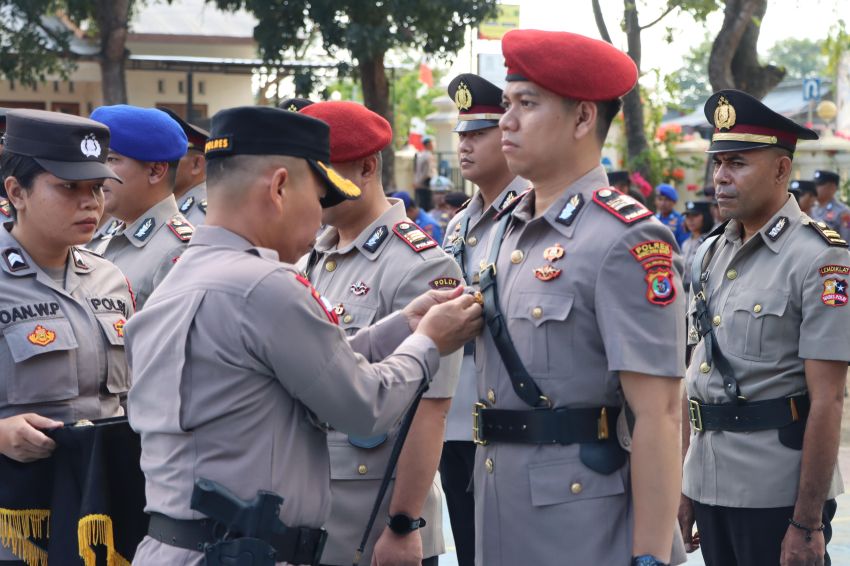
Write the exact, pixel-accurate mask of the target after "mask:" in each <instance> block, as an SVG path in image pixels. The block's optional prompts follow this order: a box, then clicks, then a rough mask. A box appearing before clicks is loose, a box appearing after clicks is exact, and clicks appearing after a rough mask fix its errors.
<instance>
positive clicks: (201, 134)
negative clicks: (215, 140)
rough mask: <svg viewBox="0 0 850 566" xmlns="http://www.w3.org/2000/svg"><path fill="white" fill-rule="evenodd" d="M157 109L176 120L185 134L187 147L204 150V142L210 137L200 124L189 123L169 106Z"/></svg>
mask: <svg viewBox="0 0 850 566" xmlns="http://www.w3.org/2000/svg"><path fill="white" fill-rule="evenodd" d="M159 110H162V111H163V112H165V113H166V114H168V115H169V116H171V119H172V120H174V121H175V122H177V123H178V124H179V125H180V128H182V129H183V133H184V134H186V138H187V139H188V140H189V147H188V149H194V150H197V151H204V144H206V143H207V140H208V139H209V138H210V133H209V132H208V131H206V130H205V129H203V128H201V127H200V126H196V125H195V124H190V123H189V122H187V121H186V120H184V119H183V118H181V117H180V116H178V115H177V113H176V112H174V111H173V110H171V109H169V108H159Z"/></svg>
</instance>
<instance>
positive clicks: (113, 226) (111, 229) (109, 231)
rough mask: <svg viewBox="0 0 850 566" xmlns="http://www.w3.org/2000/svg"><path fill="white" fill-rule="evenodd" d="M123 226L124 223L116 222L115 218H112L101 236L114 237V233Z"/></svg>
mask: <svg viewBox="0 0 850 566" xmlns="http://www.w3.org/2000/svg"><path fill="white" fill-rule="evenodd" d="M123 224H124V223H123V222H121V221H120V220H118V219H117V218H113V219H112V221H111V222H110V223H109V226H107V227H106V230H105V231H104V232H103V235H104V236H114V235H115V233H116V232H118V229H119V228H120V227H121V226H122V225H123Z"/></svg>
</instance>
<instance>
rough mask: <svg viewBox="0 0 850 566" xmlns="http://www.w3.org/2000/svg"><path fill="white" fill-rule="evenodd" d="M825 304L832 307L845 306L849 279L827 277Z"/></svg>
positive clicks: (825, 282) (824, 284) (822, 298)
mask: <svg viewBox="0 0 850 566" xmlns="http://www.w3.org/2000/svg"><path fill="white" fill-rule="evenodd" d="M821 301H823V304H825V305H827V306H830V307H843V306H844V305H846V304H847V281H846V280H845V279H827V280H825V281H824V282H823V294H821Z"/></svg>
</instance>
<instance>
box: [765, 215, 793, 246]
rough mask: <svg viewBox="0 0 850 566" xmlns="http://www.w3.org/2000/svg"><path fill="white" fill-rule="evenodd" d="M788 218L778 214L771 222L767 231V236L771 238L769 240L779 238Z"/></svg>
mask: <svg viewBox="0 0 850 566" xmlns="http://www.w3.org/2000/svg"><path fill="white" fill-rule="evenodd" d="M788 224H789V222H788V218H787V217H786V216H780V217H779V218H778V219H777V220H776V222H774V223H773V226H771V227H770V230H768V231H767V237H768V238H770V239H771V241H773V242H775V241H776V240H777V239H779V236H781V235H782V233H783V232H785V229H786V228H788Z"/></svg>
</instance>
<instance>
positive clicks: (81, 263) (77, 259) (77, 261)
mask: <svg viewBox="0 0 850 566" xmlns="http://www.w3.org/2000/svg"><path fill="white" fill-rule="evenodd" d="M71 257H72V258H73V260H74V265H75V266H77V268H78V269H88V268H89V265H88V264H87V263H86V262H85V260H84V259H83V254H81V253H80V250H78V249H77V248H71Z"/></svg>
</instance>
